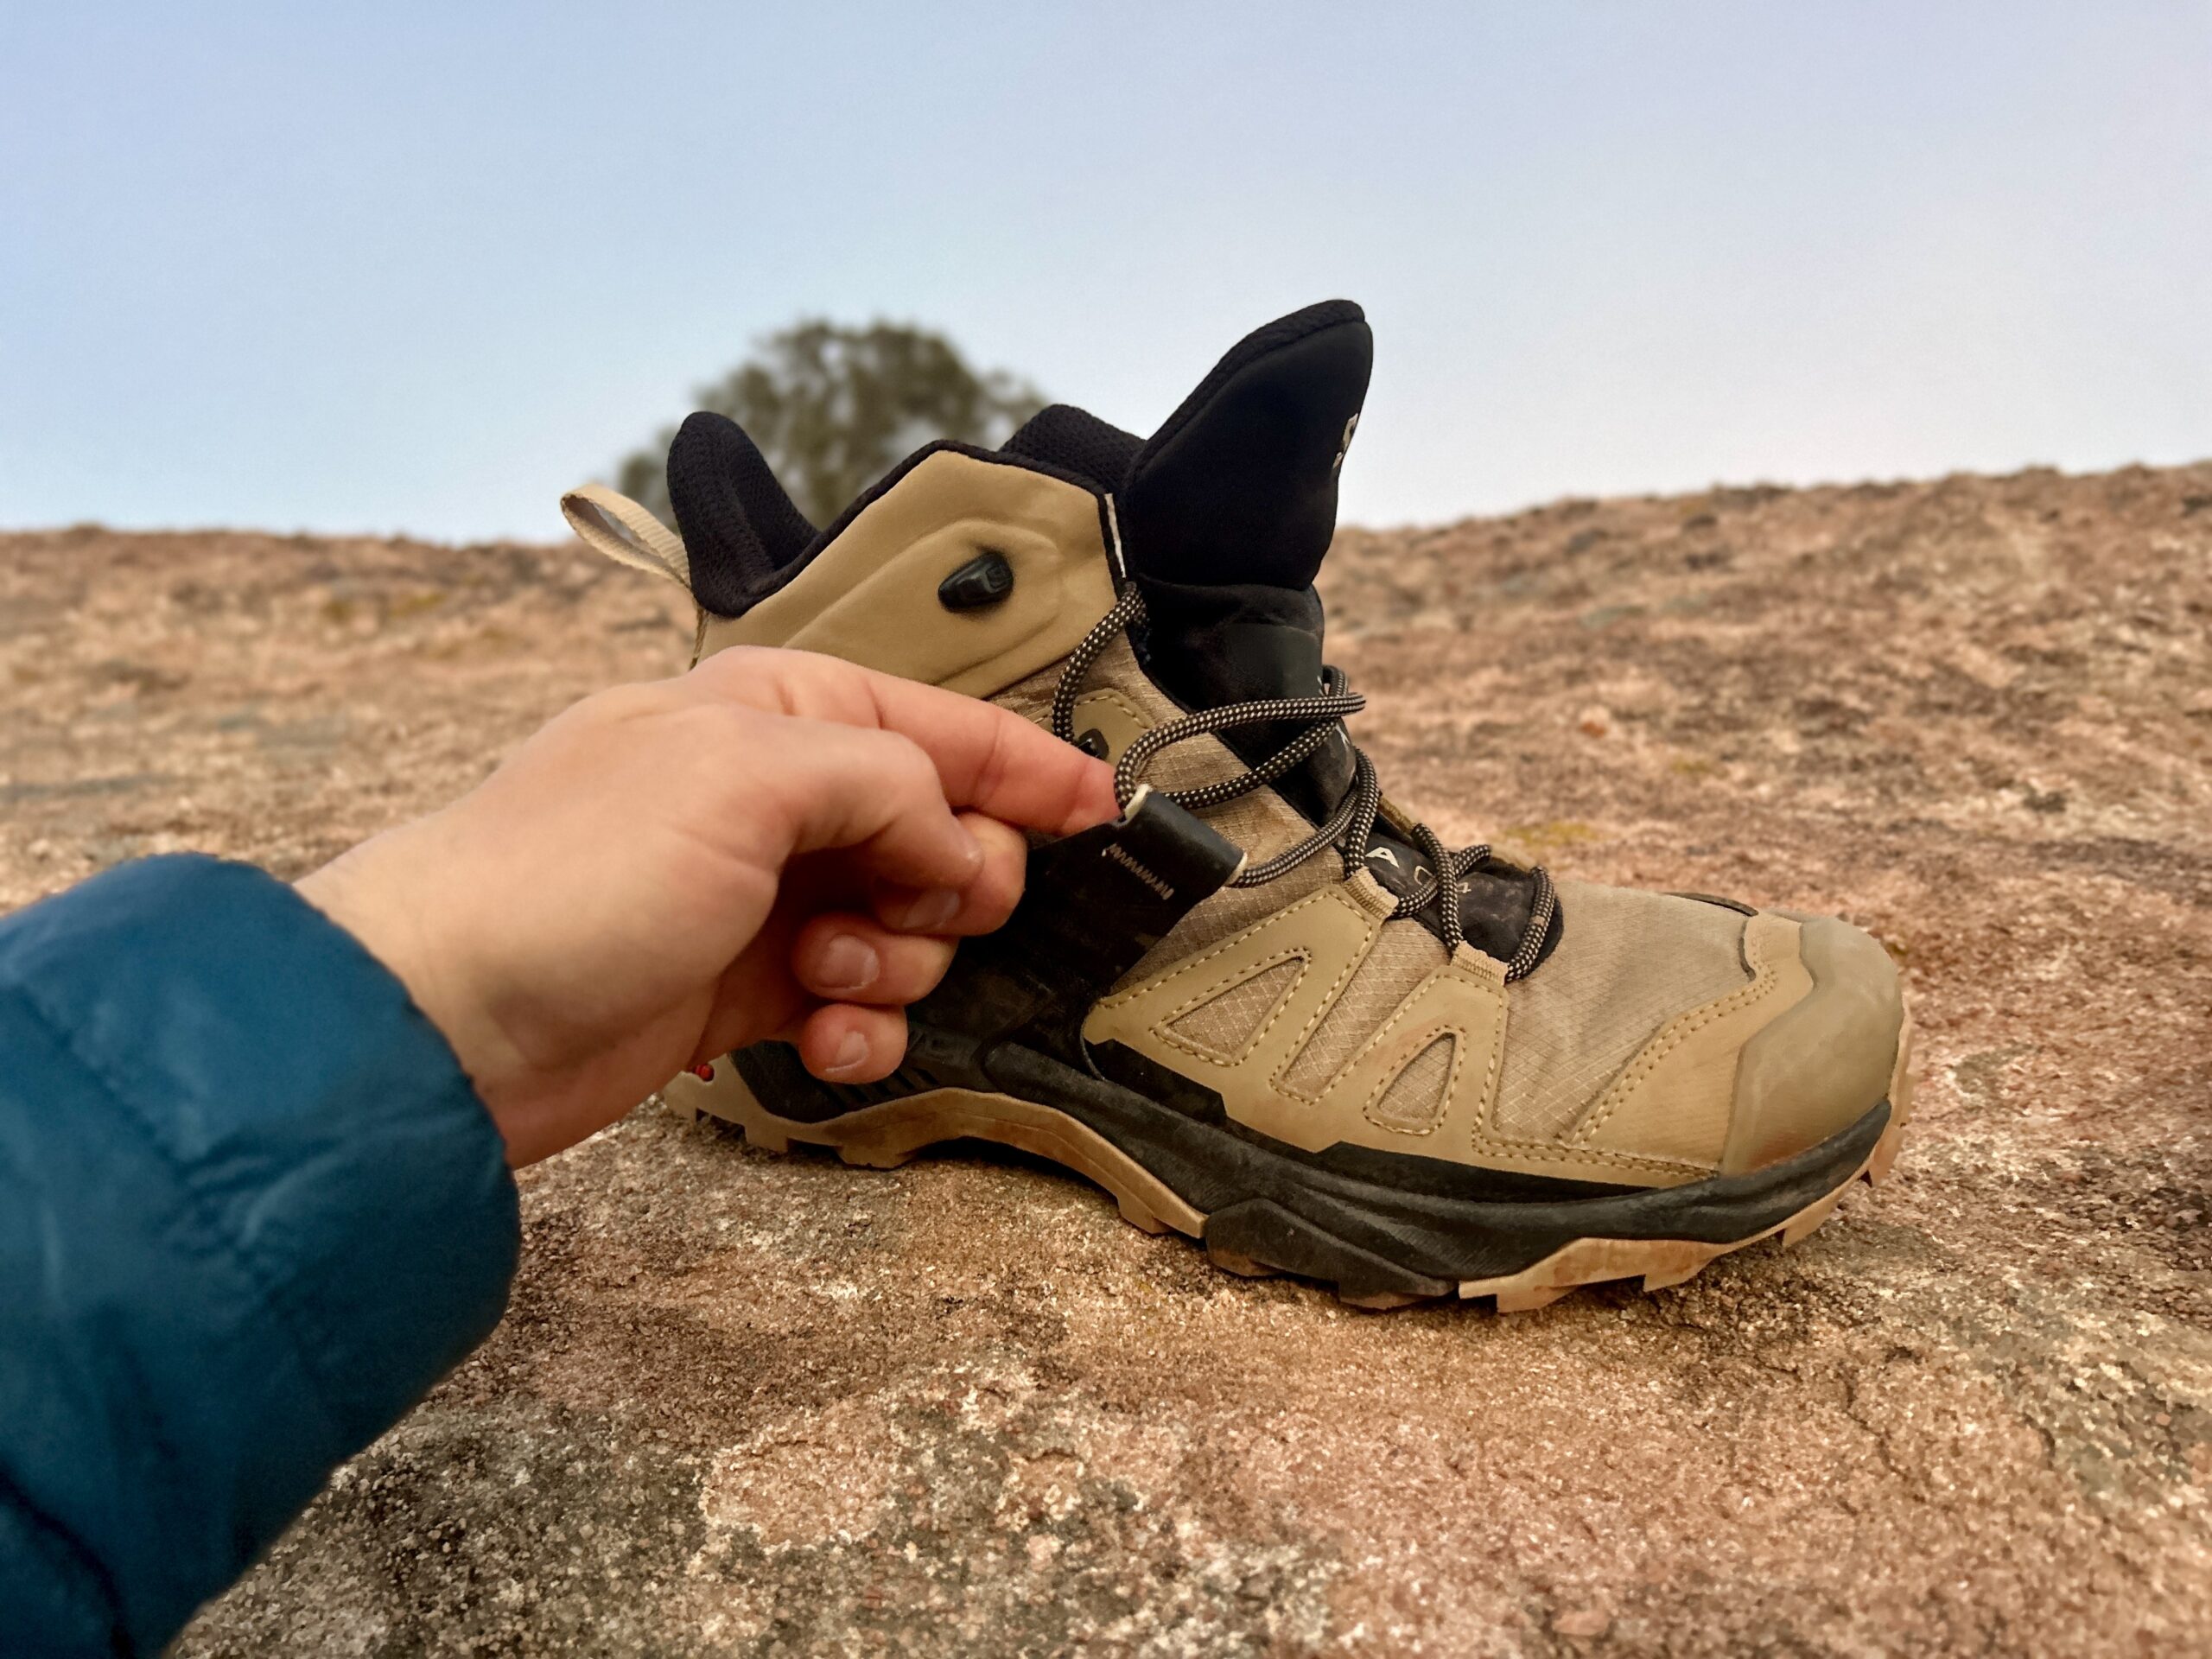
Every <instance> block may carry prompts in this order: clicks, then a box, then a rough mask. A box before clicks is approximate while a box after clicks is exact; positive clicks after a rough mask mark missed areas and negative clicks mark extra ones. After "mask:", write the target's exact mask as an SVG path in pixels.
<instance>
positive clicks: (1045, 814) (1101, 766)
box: [862, 670, 1122, 836]
mask: <svg viewBox="0 0 2212 1659" xmlns="http://www.w3.org/2000/svg"><path fill="white" fill-rule="evenodd" d="M862 672H864V673H866V674H867V676H868V690H869V693H870V695H871V696H873V697H874V701H875V710H876V718H877V721H879V722H880V724H881V725H882V726H883V728H884V729H886V730H887V731H893V732H897V733H899V734H900V735H901V736H903V737H906V738H907V739H909V740H911V741H912V742H913V743H915V744H916V745H918V747H920V748H921V750H922V752H923V753H925V754H927V755H928V756H929V758H930V760H931V763H932V764H934V765H935V766H936V767H937V772H938V778H939V779H942V780H943V781H944V798H945V799H946V800H947V801H948V802H950V804H952V805H953V806H955V807H965V808H968V809H969V810H973V811H976V812H982V813H985V814H987V815H988V816H989V817H994V818H996V819H998V820H999V821H1000V822H1001V823H1011V824H1015V825H1018V826H1020V827H1021V828H1023V829H1041V830H1044V831H1045V832H1046V834H1048V835H1055V836H1069V835H1073V834H1074V833H1075V832H1076V831H1077V830H1078V829H1090V827H1091V825H1093V824H1096V823H1105V822H1106V821H1107V820H1108V819H1109V818H1111V817H1116V816H1118V815H1119V813H1120V812H1121V810H1122V809H1121V804H1120V803H1119V802H1117V801H1116V799H1115V798H1114V771H1113V768H1112V767H1110V766H1108V765H1107V764H1106V763H1105V762H1104V761H1103V760H1094V759H1093V758H1092V757H1091V756H1090V755H1087V754H1085V753H1084V752H1083V751H1082V750H1081V749H1078V748H1077V747H1075V746H1074V745H1073V744H1072V743H1063V742H1062V741H1060V740H1059V739H1058V738H1057V737H1055V736H1053V735H1052V733H1050V732H1048V731H1046V730H1045V729H1044V728H1042V727H1040V726H1034V725H1032V724H1031V723H1030V722H1029V721H1026V720H1024V719H1023V718H1022V717H1021V716H1020V715H1017V714H1014V713H1013V712H1012V711H1011V710H1009V709H1001V708H1000V707H999V706H998V705H997V704H996V703H992V702H983V701H982V699H980V698H977V697H963V696H961V695H960V694H959V693H958V692H957V691H947V690H943V689H941V688H940V687H938V686H934V685H921V684H918V683H915V682H914V681H912V680H902V679H899V678H897V677H895V676H893V675H889V674H879V673H877V672H875V671H873V670H864V671H862Z"/></svg>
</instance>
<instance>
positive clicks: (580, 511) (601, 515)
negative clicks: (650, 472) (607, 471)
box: [561, 484, 691, 594]
mask: <svg viewBox="0 0 2212 1659" xmlns="http://www.w3.org/2000/svg"><path fill="white" fill-rule="evenodd" d="M561 516H562V517H563V518H565V519H567V520H568V521H569V529H570V530H573V531H575V532H576V536H577V538H578V539H579V540H581V541H582V543H584V545H585V546H587V547H588V548H590V549H591V550H593V551H594V552H595V553H599V554H601V555H603V556H606V557H607V558H610V559H612V560H613V561H614V563H617V564H626V565H628V566H630V567H631V569H635V570H643V571H645V572H647V573H648V574H649V575H656V576H662V577H664V578H666V579H667V580H668V581H670V582H674V583H675V584H676V585H677V587H679V588H683V591H684V592H686V593H687V594H688V593H690V591H691V560H690V556H688V555H687V554H686V553H685V552H684V550H683V537H681V536H678V535H677V533H676V532H675V531H672V530H671V529H670V528H669V527H668V526H667V525H666V524H663V523H661V521H660V520H659V519H658V518H654V517H653V516H652V514H651V513H650V512H646V511H645V509H644V508H643V507H641V506H639V505H638V504H637V503H636V502H635V501H632V499H630V498H629V497H628V496H626V495H621V494H618V493H616V492H614V491H613V490H610V489H608V488H607V486H605V485H603V484H582V485H579V486H576V487H575V489H573V490H570V491H569V493H567V494H566V495H564V496H563V497H562V498H561Z"/></svg>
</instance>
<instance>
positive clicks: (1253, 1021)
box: [1165, 956, 1306, 1065]
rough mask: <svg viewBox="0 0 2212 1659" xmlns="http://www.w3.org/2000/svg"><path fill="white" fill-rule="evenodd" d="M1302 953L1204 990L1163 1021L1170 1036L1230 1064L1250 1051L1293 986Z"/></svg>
mask: <svg viewBox="0 0 2212 1659" xmlns="http://www.w3.org/2000/svg"><path fill="white" fill-rule="evenodd" d="M1305 971H1306V958H1305V957H1302V956H1300V957H1288V958H1287V959H1285V960H1284V961H1281V962H1278V963H1274V965H1273V966H1272V967H1268V968H1262V969H1260V971H1259V972H1257V973H1255V974H1253V975H1252V976H1249V978H1245V979H1241V980H1238V981H1237V982H1236V983H1235V984H1233V985H1231V986H1230V988H1228V989H1227V990H1224V991H1209V992H1207V993H1206V994H1205V997H1204V998H1203V999H1202V1000H1201V1001H1199V1002H1198V1005H1197V1006H1196V1007H1193V1008H1192V1009H1191V1011H1190V1012H1189V1013H1187V1014H1181V1015H1179V1016H1177V1017H1176V1018H1174V1019H1171V1020H1168V1021H1167V1022H1166V1031H1165V1034H1166V1038H1167V1039H1168V1040H1169V1041H1170V1042H1173V1043H1177V1044H1179V1045H1181V1046H1183V1047H1185V1048H1187V1049H1190V1050H1191V1051H1192V1052H1193V1053H1196V1054H1198V1055H1200V1056H1202V1057H1203V1058H1206V1059H1209V1060H1212V1061H1214V1062H1216V1063H1217V1064H1218V1065H1235V1064H1236V1062H1237V1061H1239V1060H1241V1059H1243V1058H1244V1056H1245V1055H1246V1054H1248V1053H1249V1052H1251V1048H1252V1045H1253V1043H1254V1042H1255V1040H1256V1039H1257V1038H1258V1037H1259V1034H1260V1033H1261V1032H1262V1031H1263V1030H1264V1029H1265V1028H1266V1027H1267V1025H1268V1016H1269V1015H1271V1014H1274V1011H1275V1010H1276V1009H1277V1008H1279V1007H1281V1006H1282V1004H1283V1000H1284V999H1285V998H1286V997H1287V996H1288V995H1290V994H1291V992H1292V991H1294V990H1295V989H1296V988H1297V987H1298V981H1299V976H1300V975H1302V974H1303V973H1304V972H1305Z"/></svg>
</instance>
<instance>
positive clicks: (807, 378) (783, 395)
mask: <svg viewBox="0 0 2212 1659" xmlns="http://www.w3.org/2000/svg"><path fill="white" fill-rule="evenodd" d="M696 396H697V397H698V400H699V404H698V406H699V407H700V408H702V409H709V410H715V411H717V412H719V413H721V414H724V415H727V416H729V417H730V418H731V419H732V420H734V421H735V422H736V423H738V424H739V425H740V426H741V427H743V428H744V429H745V430H746V432H747V434H748V435H750V436H751V437H752V439H753V442H755V443H756V444H758V445H760V453H761V454H763V455H765V456H766V457H767V460H768V464H769V465H770V466H771V467H773V468H774V469H775V473H776V476H777V478H778V479H779V480H781V481H782V483H783V486H784V488H785V490H786V491H788V492H789V493H790V494H791V499H792V501H794V502H795V503H797V504H798V508H799V511H800V512H804V513H805V514H806V515H807V517H808V518H811V519H813V520H814V522H815V523H816V524H827V523H829V521H830V520H831V519H832V518H836V516H837V514H838V513H840V512H842V511H844V508H845V506H846V505H847V503H849V501H851V500H852V499H853V498H854V497H855V495H857V494H859V493H861V491H862V490H863V489H865V488H867V487H868V486H869V485H870V484H872V483H874V481H875V480H876V479H877V478H878V477H880V475H881V474H883V473H884V472H886V471H887V470H888V469H889V468H890V467H891V466H892V465H893V463H895V462H897V461H900V460H903V459H904V458H905V457H906V455H907V454H910V453H912V451H913V450H915V449H917V448H919V447H920V446H921V445H923V444H925V443H926V442H929V441H930V440H931V439H932V438H957V439H959V440H961V441H962V442H967V443H979V444H993V445H995V444H997V443H1000V442H1003V441H1004V439H1005V438H1006V436H1007V434H1008V433H1010V432H1012V431H1013V430H1014V428H1015V427H1017V426H1019V425H1020V423H1022V422H1023V421H1025V420H1027V419H1028V417H1029V416H1032V415H1033V414H1035V413H1036V412H1037V410H1039V409H1041V408H1042V407H1043V406H1044V403H1045V399H1044V397H1043V396H1042V395H1041V394H1040V393H1039V391H1037V389H1036V388H1035V387H1034V386H1033V385H1030V384H1029V383H1028V382H1027V381H1026V380H1023V379H1021V378H1019V377H1017V376H1015V375H1013V374H1010V373H1008V372H1006V371H1005V370H1002V369H990V370H983V371H978V370H976V369H975V368H973V367H971V366H970V365H969V363H968V360H967V359H965V358H964V357H963V356H962V355H961V353H960V351H959V348H958V347H957V346H954V345H953V343H952V342H951V341H950V340H947V339H946V338H945V337H944V335H942V334H938V333H936V332H934V331H933V330H931V329H927V328H920V327H912V326H909V325H906V324H902V323H894V322H886V321H875V322H871V323H868V324H867V325H866V326H864V327H844V326H842V325H841V324H838V323H835V322H831V321H828V320H826V319H824V318H819V317H810V318H804V319H802V320H801V321H798V322H797V323H794V324H793V325H791V327H788V328H785V329H782V330H780V331H779V332H778V333H775V334H770V335H767V336H766V338H764V339H762V340H760V341H759V342H758V343H757V344H756V345H755V346H754V348H753V354H752V355H751V356H750V357H748V358H747V359H746V360H745V361H744V362H742V363H741V364H739V365H737V367H735V368H734V369H732V370H731V371H730V372H728V374H727V375H725V376H723V378H721V380H719V381H717V382H715V384H714V385H709V386H703V387H702V388H700V390H699V391H698V392H697V394H696ZM674 435H675V429H674V428H673V427H670V428H668V429H665V430H664V431H663V432H662V433H661V435H660V436H659V437H658V439H657V440H656V441H655V442H654V445H653V446H652V448H645V449H640V450H639V451H638V452H637V453H635V454H632V455H630V456H629V457H628V458H627V459H626V460H625V461H623V462H622V464H621V466H620V469H619V470H618V472H617V474H616V480H615V482H616V486H617V487H618V488H620V490H621V491H622V493H624V494H626V495H627V496H629V497H631V498H632V499H633V500H636V501H639V502H641V503H643V504H644V505H645V506H647V507H649V508H651V509H652V511H653V512H657V513H658V514H659V515H660V516H661V517H662V518H669V517H670V511H669V505H668V480H667V476H666V473H665V470H664V468H665V467H666V463H667V456H668V444H669V440H670V439H671V437H673V436H674Z"/></svg>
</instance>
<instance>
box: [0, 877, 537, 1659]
mask: <svg viewBox="0 0 2212 1659" xmlns="http://www.w3.org/2000/svg"><path fill="white" fill-rule="evenodd" d="M517 1245H518V1230H517V1220H516V1199H515V1187H514V1182H513V1180H512V1179H511V1178H510V1177H509V1175H508V1173H507V1170H506V1165H505V1158H504V1155H503V1150H502V1147H501V1144H500V1141H499V1134H498V1131H497V1130H496V1129H495V1128H493V1124H492V1122H491V1119H490V1118H489V1116H487V1115H486V1112H485V1110H484V1108H483V1106H482V1104H481V1103H480V1102H479V1101H478V1100H477V1098H476V1096H475V1093H474V1090H472V1089H471V1087H470V1085H469V1083H468V1080H467V1077H465V1076H464V1075H463V1074H462V1072H461V1068H460V1066H459V1065H458V1064H457V1063H456V1062H455V1060H454V1056H453V1052H452V1051H451V1049H449V1048H448V1046H447V1045H446V1043H445V1040H444V1039H443V1038H442V1037H441V1036H440V1035H439V1033H438V1032H437V1031H436V1030H435V1027H432V1026H431V1025H430V1023H429V1020H426V1019H424V1018H423V1015H422V1014H421V1013H420V1012H419V1011H418V1010H417V1009H416V1007H414V1005H413V1004H412V1003H411V1002H410V1001H409V1000H408V997H407V994H406V992H405V990H404V988H402V987H401V986H400V984H399V982H397V980H395V979H394V978H393V977H392V976H391V975H390V974H389V973H387V972H386V971H385V969H384V968H383V967H382V966H381V965H380V964H378V963H377V962H376V961H375V959H374V958H373V957H371V956H370V955H369V954H368V953H367V951H365V950H363V949H362V948H361V946H360V945H359V944H357V943H356V942H355V941H354V940H353V938H352V936H351V935H349V934H347V933H346V932H345V931H343V930H341V929H340V928H339V927H337V926H335V925H333V924H332V923H330V922H329V921H327V919H326V918H324V917H323V916H322V915H321V913H320V912H317V911H316V910H315V909H314V908H313V907H312V906H309V905H308V903H307V902H306V901H305V900H303V899H301V898H300V897H299V896H298V895H297V894H296V893H294V892H293V891H292V890H291V888H289V887H286V886H285V885H284V884H283V883H282V882H279V881H277V880H273V879H272V878H270V877H269V876H267V875H264V874H262V873H261V872H259V871H257V870H253V869H249V868H245V867H244V866H240V865H235V864H226V863H221V862H219V861H215V860H213V859H207V858H198V857H177V858H162V859H155V860H150V861H146V862H144V863H140V864H134V865H129V866H125V867H124V868H121V869H118V870H115V871H112V872H110V873H109V874H105V875H103V876H101V877H99V878H98V879H97V880H92V881H90V882H87V883H86V884H85V885H84V886H83V887H79V888H77V889H75V890H74V891H73V892H70V893H64V894H62V895H61V896H60V897H58V898H54V899H48V900H46V901H45V902H43V903H41V904H37V905H34V906H30V907H29V908H28V909H26V910H23V911H21V912H17V913H16V914H15V915H13V916H11V917H9V918H5V919H4V920H0V1652H4V1653H7V1654H9V1655H14V1654H16V1653H19V1652H21V1653H59V1654H77V1653H103V1654H107V1653H118V1652H120V1653H125V1654H137V1653H149V1654H150V1653H155V1652H157V1651H159V1649H161V1648H162V1645H163V1644H164V1643H167V1642H168V1640H169V1639H170V1638H171V1637H174V1636H175V1634H176V1632H177V1631H178V1630H180V1629H181V1627H182V1626H183V1624H184V1623H185V1621H186V1620H187V1619H188V1618H189V1617H190V1616H191V1614H192V1611H193V1610H194V1608H195V1607H197V1606H198V1605H200V1602H202V1601H203V1600H205V1599H207V1598H208V1597H209V1596H212V1595H213V1594H214V1593H215V1592H218V1591H219V1590H221V1589H222V1588H223V1587H224V1586H226V1585H227V1584H228V1583H230V1582H231V1580H232V1579H234V1578H236V1577H237V1576H238V1574H239V1573H242V1572H243V1571H244V1570H245V1568H246V1567H247V1566H248V1565H250V1564H251V1561H252V1560H253V1559H254V1557H255V1556H256V1555H257V1554H258V1553H259V1552H260V1551H261V1550H262V1549H264V1548H265V1547H266V1546H267V1545H268V1544H269V1543H270V1541H271V1540H273V1539H274V1538H275V1537H276V1535H277V1533H278V1532H279V1531H280V1530H281V1529H283V1527H284V1525H285V1524H286V1523H287V1522H289V1520H290V1519H291V1518H292V1517H293V1516H295V1515H296V1514H297V1513H298V1512H299V1511H300V1510H301V1509H302V1507H304V1506H305V1504H306V1503H307V1502H308V1499H309V1498H310V1497H313V1496H314V1494H315V1491H316V1489H317V1488H318V1487H319V1486H320V1485H321V1483H322V1480H323V1478H324V1476H325V1475H327V1473H328V1472H329V1471H330V1470H331V1468H332V1467H333V1466H334V1465H336V1464H337V1463H338V1462H339V1461H340V1460H341V1459H344V1458H346V1457H347V1456H349V1455H350V1454H352V1453H353V1452H356V1451H358V1450H359V1448H360V1447H362V1446H365V1445H366V1444H367V1443H368V1442H369V1441H370V1440H372V1439H374V1438H375V1437H376V1435H377V1434H378V1433H380V1432H382V1431H383V1430H384V1429H385V1427H388V1426H389V1425H390V1424H391V1422H393V1421H395V1420H396V1419H397V1417H398V1416H399V1415H400V1414H401V1413H403V1412H404V1411H405V1410H406V1409H407V1408H408V1407H409V1406H410V1405H412V1404H413V1403H414V1402H416V1400H418V1399H420V1398H421V1397H422V1395H423V1394H424V1392H425V1391H427V1390H428V1389H429V1387H430V1385H431V1384H432V1383H435V1381H436V1380H437V1379H438V1377H439V1376H441V1375H442V1374H443V1373H444V1372H445V1371H446V1370H448V1368H450V1367H451V1366H452V1365H453V1364H454V1363H456V1362H457V1361H458V1360H459V1359H460V1358H461V1356H462V1355H464V1354H465V1353H467V1351H468V1350H469V1349H470V1348H471V1347H473V1346H474V1344H476V1343H477V1342H479V1341H480V1340H481V1339H482V1338H483V1337H484V1336H485V1335H486V1332H489V1331H490V1330H491V1328H492V1327H493V1325H495V1324H496V1323H498V1320H499V1315H500V1313H501V1311H502V1310H503V1308H504V1306H505V1300H506V1291H507V1282H508V1280H509V1278H510V1277H511V1276H512V1273H513V1270H514V1263H515V1256H516V1250H517Z"/></svg>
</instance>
